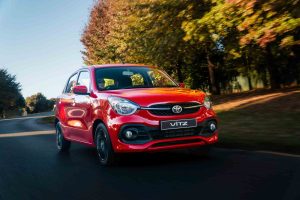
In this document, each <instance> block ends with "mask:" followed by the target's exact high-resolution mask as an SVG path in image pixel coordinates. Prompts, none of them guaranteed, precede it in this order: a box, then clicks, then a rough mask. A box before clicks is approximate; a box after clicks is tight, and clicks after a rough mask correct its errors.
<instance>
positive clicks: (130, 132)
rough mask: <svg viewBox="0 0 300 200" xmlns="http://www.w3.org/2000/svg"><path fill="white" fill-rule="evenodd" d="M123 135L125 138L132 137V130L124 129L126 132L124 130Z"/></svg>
mask: <svg viewBox="0 0 300 200" xmlns="http://www.w3.org/2000/svg"><path fill="white" fill-rule="evenodd" d="M125 137H126V138H127V139H132V137H133V133H132V131H126V132H125Z"/></svg>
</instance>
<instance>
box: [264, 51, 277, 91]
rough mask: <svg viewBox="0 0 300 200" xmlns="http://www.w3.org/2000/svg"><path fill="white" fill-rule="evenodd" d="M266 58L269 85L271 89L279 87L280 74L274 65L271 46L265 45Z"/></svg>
mask: <svg viewBox="0 0 300 200" xmlns="http://www.w3.org/2000/svg"><path fill="white" fill-rule="evenodd" d="M266 54H267V55H266V58H267V69H268V71H269V74H270V85H271V89H278V88H280V74H279V71H278V68H277V66H276V61H275V58H274V56H273V54H272V51H271V47H270V46H267V47H266Z"/></svg>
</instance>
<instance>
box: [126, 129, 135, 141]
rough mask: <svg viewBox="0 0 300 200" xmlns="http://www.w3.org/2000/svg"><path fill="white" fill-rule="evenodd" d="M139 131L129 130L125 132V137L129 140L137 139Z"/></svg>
mask: <svg viewBox="0 0 300 200" xmlns="http://www.w3.org/2000/svg"><path fill="white" fill-rule="evenodd" d="M137 136H138V130H137V129H135V128H129V129H127V130H125V131H124V132H123V137H124V138H125V139H127V140H133V139H135V138H137Z"/></svg>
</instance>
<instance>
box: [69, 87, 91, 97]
mask: <svg viewBox="0 0 300 200" xmlns="http://www.w3.org/2000/svg"><path fill="white" fill-rule="evenodd" d="M73 92H74V94H78V95H88V94H89V93H88V89H87V87H86V86H85V85H76V86H75V87H74V88H73Z"/></svg>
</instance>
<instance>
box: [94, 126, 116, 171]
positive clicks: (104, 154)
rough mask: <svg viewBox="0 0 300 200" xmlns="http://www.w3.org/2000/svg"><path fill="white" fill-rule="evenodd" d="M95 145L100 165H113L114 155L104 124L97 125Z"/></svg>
mask: <svg viewBox="0 0 300 200" xmlns="http://www.w3.org/2000/svg"><path fill="white" fill-rule="evenodd" d="M95 144H96V148H97V153H98V157H99V160H100V164H101V165H104V166H111V165H114V164H115V162H116V154H115V152H114V150H113V147H112V144H111V140H110V137H109V133H108V131H107V129H106V127H105V125H104V124H99V125H98V126H97V128H96V132H95Z"/></svg>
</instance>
